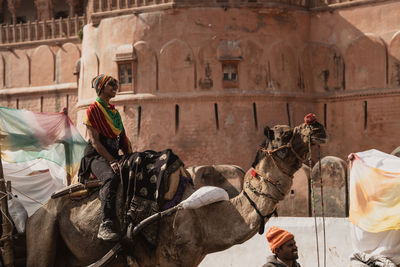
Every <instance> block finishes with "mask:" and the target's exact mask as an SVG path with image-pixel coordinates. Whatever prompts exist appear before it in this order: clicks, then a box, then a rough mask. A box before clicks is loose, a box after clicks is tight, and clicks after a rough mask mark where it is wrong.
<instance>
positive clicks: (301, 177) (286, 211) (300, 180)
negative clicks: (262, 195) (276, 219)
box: [277, 164, 310, 217]
mask: <svg viewBox="0 0 400 267" xmlns="http://www.w3.org/2000/svg"><path fill="white" fill-rule="evenodd" d="M309 177H310V168H309V167H308V166H307V165H304V164H303V166H302V167H301V168H300V169H299V170H298V171H297V172H295V174H294V176H293V185H292V189H291V190H290V192H289V194H288V195H287V196H286V197H285V199H284V200H282V201H281V202H279V203H278V206H277V212H278V216H298V217H308V216H309V215H310V210H309V207H310V205H309V204H310V202H309V201H310V198H309Z"/></svg>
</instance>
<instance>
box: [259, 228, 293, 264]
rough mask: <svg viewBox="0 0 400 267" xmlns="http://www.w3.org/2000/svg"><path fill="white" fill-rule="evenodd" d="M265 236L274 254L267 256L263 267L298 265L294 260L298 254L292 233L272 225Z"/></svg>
mask: <svg viewBox="0 0 400 267" xmlns="http://www.w3.org/2000/svg"><path fill="white" fill-rule="evenodd" d="M266 237H267V240H268V242H269V246H270V248H271V251H272V253H274V255H271V256H269V257H268V258H267V263H266V264H264V265H263V267H300V264H299V263H298V262H297V261H296V260H297V259H298V258H299V255H298V253H297V246H296V241H294V235H293V234H291V233H289V232H288V231H285V230H282V229H280V228H278V227H276V226H272V227H271V228H269V230H268V232H267V234H266Z"/></svg>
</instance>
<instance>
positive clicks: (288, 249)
mask: <svg viewBox="0 0 400 267" xmlns="http://www.w3.org/2000/svg"><path fill="white" fill-rule="evenodd" d="M275 253H276V256H277V257H278V258H279V259H281V260H285V261H294V260H297V259H298V258H299V255H298V253H297V246H296V241H294V239H290V240H289V241H287V242H286V243H284V244H283V245H282V246H281V247H280V248H277V249H276V250H275Z"/></svg>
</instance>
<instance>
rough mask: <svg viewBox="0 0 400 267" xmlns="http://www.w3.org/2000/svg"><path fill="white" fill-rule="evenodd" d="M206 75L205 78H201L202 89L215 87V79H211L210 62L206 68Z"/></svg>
mask: <svg viewBox="0 0 400 267" xmlns="http://www.w3.org/2000/svg"><path fill="white" fill-rule="evenodd" d="M204 72H205V75H206V77H205V78H204V79H202V78H200V80H199V85H200V88H201V89H211V88H212V87H213V80H212V79H211V68H210V64H209V63H208V62H207V63H206V68H205V69H204Z"/></svg>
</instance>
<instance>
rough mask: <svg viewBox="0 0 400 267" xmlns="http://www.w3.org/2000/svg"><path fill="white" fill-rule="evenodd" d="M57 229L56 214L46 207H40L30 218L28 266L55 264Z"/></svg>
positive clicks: (44, 266)
mask: <svg viewBox="0 0 400 267" xmlns="http://www.w3.org/2000/svg"><path fill="white" fill-rule="evenodd" d="M56 230H57V229H56V216H55V215H53V214H51V213H49V212H48V210H47V209H46V208H41V209H39V210H38V211H37V212H36V213H35V214H34V215H32V216H31V217H30V218H29V220H28V222H27V226H26V246H27V263H26V266H35V267H40V266H43V267H50V266H54V264H55V255H56V243H57V241H58V240H59V238H58V233H57V231H56Z"/></svg>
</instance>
